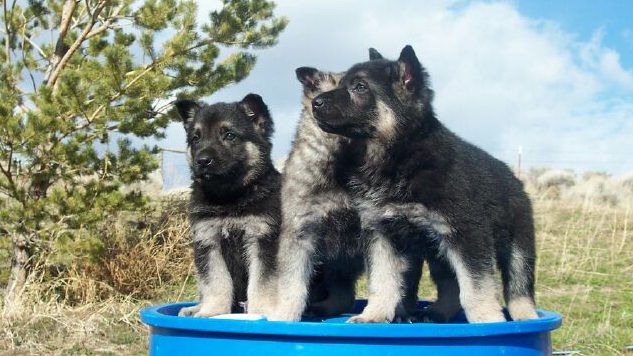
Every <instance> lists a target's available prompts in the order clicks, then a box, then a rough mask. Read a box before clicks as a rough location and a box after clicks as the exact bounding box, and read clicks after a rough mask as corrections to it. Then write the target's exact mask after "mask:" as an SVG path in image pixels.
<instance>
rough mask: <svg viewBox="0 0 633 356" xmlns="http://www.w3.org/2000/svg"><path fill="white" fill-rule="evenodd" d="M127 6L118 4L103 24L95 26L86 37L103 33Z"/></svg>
mask: <svg viewBox="0 0 633 356" xmlns="http://www.w3.org/2000/svg"><path fill="white" fill-rule="evenodd" d="M124 8H125V4H124V3H121V4H120V5H119V6H117V7H116V8H115V9H114V10H113V11H112V14H110V15H109V16H108V18H107V19H106V20H105V21H104V22H103V25H101V26H99V27H97V28H95V29H94V30H92V31H90V33H89V34H88V35H87V36H86V39H89V38H91V37H93V36H96V35H98V34H100V33H102V32H103V31H105V30H107V29H108V28H110V26H111V25H112V22H113V21H114V20H117V19H118V18H119V13H121V11H122V10H123V9H124Z"/></svg>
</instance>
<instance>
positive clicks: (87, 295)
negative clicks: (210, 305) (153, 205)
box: [28, 200, 192, 305]
mask: <svg viewBox="0 0 633 356" xmlns="http://www.w3.org/2000/svg"><path fill="white" fill-rule="evenodd" d="M183 206H184V203H183V202H182V200H173V201H172V200H167V201H161V202H160V203H159V204H157V207H158V209H157V212H155V213H154V214H152V215H151V216H145V217H141V218H140V219H139V218H138V217H136V218H134V217H133V216H132V217H130V216H123V214H121V215H120V216H118V217H116V218H113V221H112V222H109V223H108V224H106V225H109V228H104V229H103V235H102V237H101V241H102V242H103V248H102V249H101V251H100V252H99V253H98V254H97V255H96V256H80V257H79V258H77V259H76V261H74V263H72V264H71V265H70V266H68V267H65V268H64V269H60V268H58V266H55V265H52V264H47V263H46V262H44V263H43V264H42V265H41V266H36V268H35V271H34V273H33V274H32V280H33V282H32V283H29V285H28V288H29V289H38V290H39V293H40V294H41V295H40V297H39V298H40V299H44V300H51V299H55V300H57V301H58V302H62V303H64V304H69V305H77V304H83V303H90V302H97V301H101V300H106V299H108V298H111V297H114V296H117V295H124V296H128V297H133V298H137V299H150V298H153V297H155V296H156V295H157V294H158V293H161V292H162V291H164V288H165V286H166V285H170V284H180V283H182V282H184V281H185V280H186V279H187V278H188V276H189V275H190V274H191V264H192V257H191V247H190V238H189V223H188V221H187V218H186V214H185V213H184V210H183Z"/></svg>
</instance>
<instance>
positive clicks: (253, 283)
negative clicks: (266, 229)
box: [246, 237, 277, 315]
mask: <svg viewBox="0 0 633 356" xmlns="http://www.w3.org/2000/svg"><path fill="white" fill-rule="evenodd" d="M254 240H255V241H252V242H251V243H250V245H249V246H248V249H247V251H248V252H247V253H248V289H247V292H246V293H247V299H248V304H247V308H248V313H254V314H264V315H269V314H270V313H271V312H272V311H273V309H274V307H275V303H276V299H277V278H276V277H277V276H276V271H275V264H276V263H275V260H276V258H277V256H276V253H275V252H276V248H275V246H274V245H275V241H274V238H272V237H261V238H258V239H254Z"/></svg>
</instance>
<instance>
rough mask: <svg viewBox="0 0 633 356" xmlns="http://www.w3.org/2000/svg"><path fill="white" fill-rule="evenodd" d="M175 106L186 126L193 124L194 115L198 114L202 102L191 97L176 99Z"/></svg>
mask: <svg viewBox="0 0 633 356" xmlns="http://www.w3.org/2000/svg"><path fill="white" fill-rule="evenodd" d="M174 106H175V107H176V111H177V112H178V116H180V118H181V119H182V122H183V124H184V125H185V128H187V126H189V124H191V122H192V121H193V118H194V116H196V112H198V110H199V109H200V104H199V103H198V102H196V101H193V100H189V99H180V100H176V102H175V103H174Z"/></svg>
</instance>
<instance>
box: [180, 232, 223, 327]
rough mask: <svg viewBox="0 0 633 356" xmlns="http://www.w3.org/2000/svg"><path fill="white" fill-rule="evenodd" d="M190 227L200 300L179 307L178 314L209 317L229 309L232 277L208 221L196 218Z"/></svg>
mask: <svg viewBox="0 0 633 356" xmlns="http://www.w3.org/2000/svg"><path fill="white" fill-rule="evenodd" d="M192 230H193V233H194V248H193V251H194V262H195V265H196V275H197V278H198V290H199V293H200V303H199V304H198V305H195V306H192V307H188V308H182V309H181V310H180V312H179V313H178V315H179V316H194V317H211V316H215V315H220V314H227V313H230V312H231V304H232V303H233V281H232V279H231V274H230V273H229V270H228V268H227V266H226V261H224V258H223V257H222V251H221V247H220V241H219V239H220V237H218V236H217V235H215V234H213V231H214V229H213V227H212V223H210V222H204V221H203V222H198V223H196V224H194V225H193V226H192ZM209 234H212V235H209Z"/></svg>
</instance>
